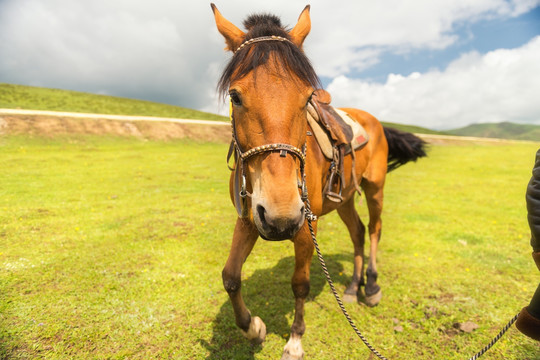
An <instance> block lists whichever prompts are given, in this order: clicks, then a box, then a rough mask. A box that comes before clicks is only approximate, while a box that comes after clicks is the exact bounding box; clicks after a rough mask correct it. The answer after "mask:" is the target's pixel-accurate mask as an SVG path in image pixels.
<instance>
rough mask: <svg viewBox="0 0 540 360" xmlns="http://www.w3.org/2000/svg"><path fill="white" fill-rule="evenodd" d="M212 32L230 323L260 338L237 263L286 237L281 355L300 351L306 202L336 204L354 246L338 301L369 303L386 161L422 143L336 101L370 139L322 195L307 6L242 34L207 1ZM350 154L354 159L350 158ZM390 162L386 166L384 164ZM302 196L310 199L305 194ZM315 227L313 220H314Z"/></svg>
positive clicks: (321, 206) (414, 154) (410, 153)
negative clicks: (226, 190)
mask: <svg viewBox="0 0 540 360" xmlns="http://www.w3.org/2000/svg"><path fill="white" fill-rule="evenodd" d="M212 10H213V12H214V16H215V21H216V25H217V28H218V30H219V32H220V33H221V34H222V35H223V36H224V38H225V42H226V44H227V48H226V49H227V50H230V51H232V52H233V53H234V55H233V56H232V59H231V61H230V62H229V64H228V65H227V67H226V68H225V70H224V72H223V75H222V77H221V80H220V83H219V89H220V90H221V92H222V94H223V95H225V94H226V93H228V94H229V95H230V101H231V119H232V128H233V142H232V144H231V152H232V153H234V155H235V160H236V161H235V168H234V172H233V174H232V176H231V180H230V189H231V198H232V200H233V203H234V204H235V206H236V207H237V210H238V213H239V217H238V219H237V221H236V226H235V229H234V235H233V240H232V246H231V251H230V254H229V258H228V260H227V263H226V265H225V267H224V269H223V273H222V276H223V284H224V287H225V289H226V290H227V292H228V294H229V296H230V299H231V303H232V306H233V308H234V313H235V316H236V324H237V325H238V327H240V329H241V330H242V332H243V334H244V335H245V336H246V337H247V338H248V339H250V340H251V341H253V342H255V343H261V342H263V341H264V339H265V336H266V326H265V324H264V323H263V321H262V320H261V319H260V318H259V317H257V316H252V315H251V313H250V311H249V310H248V309H247V307H246V305H245V303H244V300H243V298H242V294H241V280H240V278H241V276H240V275H241V270H242V264H243V263H244V261H245V260H246V258H247V257H248V255H249V254H250V252H251V250H252V249H253V246H254V245H255V242H256V241H257V239H258V237H259V236H260V237H262V238H263V239H265V240H285V239H291V240H292V242H293V244H294V250H295V267H294V274H293V276H292V281H291V283H292V290H293V293H294V296H295V299H296V304H295V315H294V321H293V324H292V327H291V336H290V338H289V341H288V342H287V344H286V345H285V349H284V351H283V357H282V359H301V358H303V356H304V351H303V349H302V344H301V337H302V335H303V334H304V330H305V324H304V302H305V300H306V297H307V296H308V293H309V289H310V283H309V277H310V263H311V258H312V256H313V251H314V244H313V242H312V239H311V236H310V232H309V229H308V226H307V222H305V221H304V220H305V218H306V212H307V211H306V204H307V202H306V201H309V204H310V205H311V211H312V213H313V214H314V215H315V216H322V215H324V214H327V213H329V212H331V211H333V210H337V211H338V214H339V216H340V217H341V219H342V220H343V222H344V223H345V225H346V226H347V228H348V230H349V233H350V236H351V239H352V242H353V245H354V274H353V277H352V282H351V284H350V285H349V286H348V288H347V289H346V290H345V300H348V301H351V300H352V301H356V300H357V294H361V286H362V285H365V299H366V300H365V301H366V303H367V304H368V305H370V306H374V305H376V304H377V303H378V302H379V301H380V299H381V290H380V287H379V285H377V266H376V254H377V245H378V242H379V239H380V236H381V211H382V206H383V186H384V182H385V177H386V173H387V171H388V169H389V168H390V169H391V168H394V167H397V166H399V165H402V164H404V163H406V162H408V161H410V160H416V159H417V158H418V157H421V156H425V152H424V149H423V146H424V142H423V141H422V140H420V139H419V138H417V137H415V136H414V135H412V134H408V133H401V132H397V131H396V130H392V129H387V128H384V129H383V126H381V124H380V123H379V122H378V121H377V119H375V118H374V117H373V116H371V115H370V114H368V113H366V112H364V111H361V110H357V109H343V110H344V111H345V112H346V113H348V114H349V115H350V116H351V117H352V118H354V119H355V120H356V121H357V122H359V123H360V124H361V125H362V126H363V127H364V129H366V131H367V133H368V134H369V138H370V140H369V142H368V143H367V144H366V145H365V146H364V147H362V148H360V149H359V150H357V151H355V152H354V154H353V155H354V156H350V155H349V156H345V157H344V159H343V169H344V171H343V178H342V179H343V180H342V183H343V184H344V186H343V188H342V189H341V190H342V191H341V196H342V199H343V200H342V201H341V202H336V201H332V200H331V199H329V198H327V197H325V196H323V189H325V186H326V183H327V182H328V173H329V170H330V167H331V161H329V160H327V159H326V158H325V156H324V155H323V153H322V152H321V149H320V147H319V145H318V143H317V141H316V140H315V139H314V137H313V136H310V135H311V130H312V129H311V127H310V126H309V125H308V123H307V106H308V103H309V102H310V100H311V97H312V95H313V93H314V91H315V90H316V89H318V88H320V82H319V79H318V77H317V75H316V74H315V71H314V70H313V67H312V66H311V64H310V62H309V60H308V59H307V57H306V55H305V54H304V52H303V50H302V43H303V42H304V39H305V38H306V36H307V35H308V33H309V31H310V28H311V21H310V16H309V6H307V7H306V8H305V9H304V10H303V12H302V13H301V15H300V17H299V19H298V23H297V24H296V25H295V26H294V28H293V29H292V30H290V31H287V30H285V28H284V27H283V26H282V25H281V22H280V20H279V18H277V17H275V16H272V15H252V16H250V17H248V18H247V19H246V20H245V21H244V26H245V28H246V30H247V31H246V32H244V31H242V30H240V29H239V28H238V27H236V26H235V25H233V24H232V23H231V22H229V21H228V20H226V19H225V18H224V17H223V16H222V15H221V13H220V12H219V11H218V10H217V8H216V6H215V5H214V4H212ZM353 161H354V164H353ZM389 161H390V163H391V164H389ZM353 170H354V174H353ZM356 179H360V181H359V185H360V186H361V188H362V190H363V192H364V194H365V198H366V203H367V206H368V209H369V225H368V232H369V238H370V242H371V246H370V255H369V264H368V266H367V271H366V277H367V281H366V282H364V274H363V268H364V235H365V226H364V224H363V223H362V221H361V220H360V218H359V216H358V213H357V212H356V209H355V206H354V195H355V193H356V192H357V189H358V187H357V186H355V183H356ZM307 194H309V195H308V198H307V197H306V195H307ZM312 224H313V227H314V229H315V231H316V226H317V221H316V219H314V220H313V222H312Z"/></svg>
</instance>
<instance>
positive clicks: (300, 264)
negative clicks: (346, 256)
mask: <svg viewBox="0 0 540 360" xmlns="http://www.w3.org/2000/svg"><path fill="white" fill-rule="evenodd" d="M313 228H314V231H316V229H317V223H316V221H314V222H313ZM293 241H294V256H295V266H294V274H293V276H292V279H291V286H292V290H293V294H294V298H295V306H294V321H293V324H292V326H291V337H290V338H289V341H288V342H287V344H286V345H285V348H284V349H283V356H282V357H281V360H300V359H303V358H304V349H303V348H302V335H304V332H305V330H306V324H305V322H304V304H305V302H306V298H307V296H308V295H309V288H310V285H309V267H310V265H311V258H312V256H313V250H314V245H313V242H312V239H311V233H310V231H309V228H308V226H307V223H306V224H304V227H303V228H302V229H301V230H300V231H299V232H298V234H297V235H296V236H295V237H294V239H293Z"/></svg>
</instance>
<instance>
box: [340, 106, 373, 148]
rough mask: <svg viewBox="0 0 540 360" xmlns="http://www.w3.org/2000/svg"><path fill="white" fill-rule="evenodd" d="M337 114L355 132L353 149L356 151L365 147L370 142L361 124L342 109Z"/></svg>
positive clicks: (352, 143)
mask: <svg viewBox="0 0 540 360" xmlns="http://www.w3.org/2000/svg"><path fill="white" fill-rule="evenodd" d="M334 110H336V112H337V113H338V114H339V115H340V116H341V118H342V119H343V120H344V121H345V122H346V123H347V124H348V125H349V126H350V127H351V128H352V130H353V134H354V135H353V139H352V142H351V145H352V148H353V149H354V150H356V149H358V148H360V147H361V146H363V145H365V144H366V143H367V142H368V140H369V135H368V133H367V131H366V129H364V127H363V126H362V125H360V123H359V122H357V121H355V120H354V119H353V118H352V117H351V116H350V115H349V114H347V113H346V112H345V111H343V110H340V109H335V108H334Z"/></svg>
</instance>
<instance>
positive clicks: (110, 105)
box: [0, 83, 228, 121]
mask: <svg viewBox="0 0 540 360" xmlns="http://www.w3.org/2000/svg"><path fill="white" fill-rule="evenodd" d="M0 108H6V109H27V110H51V111H67V112H79V113H92V114H93V113H96V114H112V115H136V116H157V117H170V118H182V119H206V120H222V121H227V120H228V119H227V117H225V116H220V115H215V114H210V113H207V112H202V111H197V110H192V109H188V108H183V107H180V106H173V105H167V104H160V103H155V102H151V101H143V100H135V99H127V98H121V97H115V96H106V95H97V94H89V93H84V92H79V91H69V90H60V89H49V88H40V87H35V86H23V85H13V84H4V83H0Z"/></svg>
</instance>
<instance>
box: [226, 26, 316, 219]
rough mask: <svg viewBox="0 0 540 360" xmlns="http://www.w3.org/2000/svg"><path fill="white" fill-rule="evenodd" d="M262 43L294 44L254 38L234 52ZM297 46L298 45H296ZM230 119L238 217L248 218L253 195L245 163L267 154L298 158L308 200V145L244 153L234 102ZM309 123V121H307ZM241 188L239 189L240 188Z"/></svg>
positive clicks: (304, 196) (301, 185)
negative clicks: (236, 122)
mask: <svg viewBox="0 0 540 360" xmlns="http://www.w3.org/2000/svg"><path fill="white" fill-rule="evenodd" d="M262 41H281V42H289V43H291V44H293V43H292V42H291V41H290V40H289V39H287V38H284V37H281V36H275V35H274V36H262V37H257V38H253V39H250V40H247V41H245V42H244V43H242V44H241V45H240V46H239V47H238V48H237V49H236V51H235V52H234V53H235V55H236V53H237V52H238V51H239V50H241V49H243V48H244V47H246V46H249V45H251V44H255V43H258V42H262ZM293 45H294V44H293ZM295 46H296V45H295ZM229 118H230V120H231V129H232V141H231V145H230V147H229V153H228V154H227V164H229V161H230V158H231V156H232V154H233V153H234V159H235V165H234V167H231V166H229V169H230V170H232V171H235V172H236V174H235V175H236V176H237V178H236V179H235V181H237V180H240V179H241V183H240V184H238V186H236V182H235V188H234V191H235V192H238V193H237V194H236V193H235V194H234V195H235V201H236V195H238V196H239V200H240V203H241V204H239V205H240V206H238V205H237V204H235V205H236V207H237V210H238V215H239V216H240V217H242V218H246V217H248V214H249V211H248V208H247V197H248V196H250V195H251V194H249V193H248V191H247V188H246V166H245V163H246V162H247V160H248V159H250V158H252V157H254V156H256V155H260V154H265V153H271V152H279V156H280V157H283V158H285V157H287V155H288V154H290V155H292V156H293V157H296V158H298V160H299V162H300V179H299V181H298V188H299V189H301V198H302V201H304V202H305V201H306V200H307V187H306V174H305V165H306V148H307V144H306V143H304V145H303V146H302V148H301V149H299V148H297V147H296V146H293V145H290V144H284V143H273V144H265V145H260V146H257V147H254V148H251V149H249V150H247V151H243V150H242V148H241V147H240V144H239V143H238V138H237V135H236V125H235V120H234V112H233V106H232V100H230V106H229ZM306 121H307V120H306ZM238 187H239V188H238Z"/></svg>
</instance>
